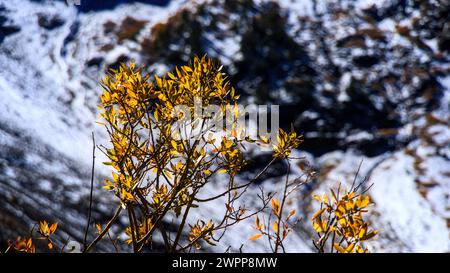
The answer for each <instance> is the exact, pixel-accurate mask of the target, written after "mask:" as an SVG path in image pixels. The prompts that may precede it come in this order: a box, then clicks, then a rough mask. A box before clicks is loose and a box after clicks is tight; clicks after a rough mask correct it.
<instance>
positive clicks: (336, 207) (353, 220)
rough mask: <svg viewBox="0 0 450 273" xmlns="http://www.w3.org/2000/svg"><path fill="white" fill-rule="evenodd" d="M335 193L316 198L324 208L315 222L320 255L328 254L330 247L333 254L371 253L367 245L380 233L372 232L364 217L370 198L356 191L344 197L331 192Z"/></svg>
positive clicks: (315, 215) (313, 221)
mask: <svg viewBox="0 0 450 273" xmlns="http://www.w3.org/2000/svg"><path fill="white" fill-rule="evenodd" d="M331 194H332V196H331V198H329V197H328V195H327V194H326V193H325V194H323V196H322V197H320V196H318V195H314V199H316V200H317V201H319V202H320V209H319V210H318V211H317V212H316V213H315V214H314V216H313V217H312V219H311V221H312V223H313V228H314V230H315V231H316V232H317V236H318V239H317V240H315V241H314V246H315V247H316V248H317V250H318V251H319V252H325V248H326V246H327V244H329V247H330V249H331V250H330V252H333V251H334V250H336V251H338V252H340V253H366V252H368V251H369V250H368V249H367V248H365V247H364V245H363V242H365V241H367V240H370V239H372V238H373V237H374V236H375V235H377V234H378V231H377V230H373V229H370V225H369V223H368V222H366V221H365V220H364V217H363V216H364V214H365V213H367V212H368V210H367V206H369V205H370V204H371V201H370V198H369V196H368V195H364V194H358V193H356V192H355V191H348V192H346V193H344V194H342V195H341V194H340V192H339V190H338V192H337V193H335V192H334V191H333V190H331ZM340 195H341V196H340ZM333 248H334V250H333Z"/></svg>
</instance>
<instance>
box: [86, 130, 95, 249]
mask: <svg viewBox="0 0 450 273" xmlns="http://www.w3.org/2000/svg"><path fill="white" fill-rule="evenodd" d="M94 173H95V136H94V132H92V170H91V192H90V194H89V211H88V218H87V222H86V229H85V231H84V240H83V246H84V248H86V241H87V235H88V232H89V226H90V224H91V213H92V196H93V192H94Z"/></svg>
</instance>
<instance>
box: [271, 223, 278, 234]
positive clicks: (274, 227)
mask: <svg viewBox="0 0 450 273" xmlns="http://www.w3.org/2000/svg"><path fill="white" fill-rule="evenodd" d="M278 226H279V225H278V221H275V222H273V225H272V229H273V231H275V232H278Z"/></svg>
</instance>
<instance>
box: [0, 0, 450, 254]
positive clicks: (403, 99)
mask: <svg viewBox="0 0 450 273" xmlns="http://www.w3.org/2000/svg"><path fill="white" fill-rule="evenodd" d="M72 2H76V1H72ZM449 14H450V1H448V0H436V1H432V0H426V1H419V0H417V1H416V0H391V1H388V0H378V1H376V0H356V1H354V0H353V1H352V0H328V1H327V0H280V1H268V0H197V1H186V0H184V1H183V0H172V1H169V0H140V1H131V0H130V1H126V0H105V1H100V0H80V5H73V4H67V3H66V2H65V1H57V0H53V1H51V0H47V1H45V0H42V1H39V0H0V242H1V245H2V246H4V245H5V243H6V240H7V239H13V238H15V237H16V236H18V235H23V234H26V233H27V232H28V231H29V230H30V228H31V227H32V223H33V222H35V221H36V220H41V219H47V220H51V221H58V222H59V223H60V230H61V232H60V235H59V236H60V237H59V240H65V239H67V237H70V238H72V239H73V240H78V241H82V238H83V233H84V225H85V221H86V215H87V210H88V205H89V199H88V195H89V183H90V168H91V160H92V158H91V157H92V141H91V132H92V131H94V132H95V135H96V138H97V143H103V144H107V140H106V138H105V134H104V132H103V130H102V128H101V126H99V125H96V124H95V122H96V121H97V116H98V111H97V107H96V106H97V104H98V97H99V95H100V93H101V87H100V85H99V81H100V79H101V78H102V77H103V76H104V75H105V72H106V71H108V69H109V68H117V67H118V66H119V65H120V63H122V62H128V61H130V60H135V61H136V62H137V63H138V64H140V65H143V66H145V67H146V70H147V72H149V73H156V74H159V75H163V74H164V73H165V72H167V71H170V70H171V69H173V68H174V67H175V66H176V65H180V64H185V63H186V62H187V61H189V60H190V58H191V57H192V56H194V55H203V54H207V55H208V56H209V57H211V58H214V59H216V60H218V61H220V62H221V63H222V64H223V65H224V70H225V72H226V73H228V74H229V75H230V80H231V83H232V85H233V86H235V87H236V89H237V91H238V93H240V94H242V101H243V102H247V103H258V104H269V105H270V104H278V105H280V112H281V124H282V126H284V127H289V126H290V124H291V123H293V125H294V126H295V128H296V129H297V130H299V132H301V133H303V134H304V137H305V141H304V143H303V144H302V146H301V147H300V150H299V151H297V152H296V154H298V156H302V157H305V158H307V159H308V163H305V161H298V162H297V163H296V169H295V170H294V172H296V173H298V174H300V173H301V172H302V171H305V170H314V171H315V172H317V176H316V177H315V178H314V180H313V181H311V182H310V183H309V184H308V185H307V186H306V187H304V188H302V190H301V191H300V192H299V193H298V196H297V198H294V199H293V200H292V202H291V204H290V206H293V207H296V208H297V209H298V213H299V215H300V216H301V217H302V220H301V221H300V223H299V224H298V225H297V226H296V227H295V233H294V234H293V235H292V236H290V237H289V239H288V242H287V251H290V252H310V251H314V249H313V246H312V244H311V236H313V234H314V233H313V231H312V229H311V227H310V226H311V225H310V220H309V219H310V218H311V215H312V213H313V211H314V206H312V205H311V204H312V201H311V194H312V193H315V192H317V193H323V192H324V191H326V190H327V189H328V188H329V187H337V185H338V183H339V182H342V183H343V184H344V185H346V184H348V183H351V181H352V180H353V178H354V176H355V173H356V171H357V169H358V166H359V165H360V163H361V162H362V165H361V170H360V172H359V174H358V179H365V178H367V180H368V185H370V184H371V183H373V187H372V188H371V190H370V192H369V194H370V196H371V197H372V199H373V201H374V202H375V206H374V207H373V208H372V211H373V212H372V213H371V216H370V217H371V219H370V221H371V222H372V225H373V226H374V227H375V228H377V229H379V230H380V235H379V236H377V239H375V240H374V242H373V243H371V244H370V246H369V247H370V249H371V250H372V251H384V252H448V251H449V250H450V240H449V239H450V238H449V235H450V233H449V231H450V197H449V196H450V109H449V108H450V54H449V53H450V17H449ZM98 154H99V153H98ZM97 156H98V158H97V166H96V172H97V177H96V178H97V179H96V184H95V194H94V197H95V198H94V202H95V203H94V207H95V208H94V211H93V213H94V214H93V217H94V220H95V221H96V223H105V222H106V221H107V220H108V219H109V218H110V217H111V215H112V213H113V210H114V206H115V205H114V203H113V202H112V200H113V199H114V198H113V196H112V195H110V194H108V193H105V192H104V190H102V189H101V186H102V182H101V180H102V177H104V176H108V175H109V171H108V170H107V169H106V168H104V167H103V166H100V165H101V163H100V162H101V156H100V155H97ZM247 156H248V158H249V160H250V164H249V165H248V166H247V167H246V169H245V171H244V172H243V173H242V175H241V178H242V179H246V178H248V177H251V176H252V175H253V174H254V173H256V172H257V170H258V169H260V168H262V167H263V166H264V163H266V162H267V161H269V160H270V156H271V155H270V153H263V152H258V151H253V152H249V154H248V155H247ZM285 172H286V166H283V165H282V164H281V163H280V164H278V166H277V167H276V168H274V169H273V170H272V171H271V172H270V173H269V174H268V175H266V176H265V177H264V178H263V179H261V181H258V183H259V184H261V185H264V186H265V187H268V188H271V189H272V188H273V189H274V190H276V189H277V187H278V184H279V183H278V182H281V181H283V179H282V177H283V176H284V175H285ZM216 183H217V184H218V186H219V187H220V181H217V182H216ZM255 192H256V191H255ZM255 202H256V198H255V200H246V203H248V204H250V205H252V204H254V203H255ZM197 213H198V215H205V217H212V218H213V217H214V207H213V206H211V207H210V208H203V209H200V210H199V211H198V212H197ZM125 222H126V221H125V220H123V223H124V224H125ZM116 232H117V233H118V234H119V235H120V229H117V230H116ZM233 232H234V233H233ZM233 232H232V231H230V235H229V236H226V237H224V239H223V241H222V243H221V244H220V245H219V246H217V247H215V248H211V249H206V250H207V251H218V252H221V251H224V250H225V249H227V247H229V246H230V247H231V248H230V249H231V251H239V248H240V247H241V245H242V244H244V246H243V248H242V250H243V251H247V252H250V251H256V252H263V251H270V249H269V248H268V246H266V245H264V242H262V241H261V242H259V241H257V242H249V241H248V240H247V239H246V238H248V237H249V236H250V235H252V234H253V233H254V231H253V230H252V228H251V226H250V224H248V225H243V226H239V228H237V229H235V230H234V231H233ZM236 233H238V236H236ZM231 234H234V235H231ZM99 250H101V251H111V250H113V248H112V246H111V245H108V244H107V243H104V244H102V245H101V246H100V249H99ZM124 251H126V249H124Z"/></svg>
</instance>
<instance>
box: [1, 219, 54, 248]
mask: <svg viewBox="0 0 450 273" xmlns="http://www.w3.org/2000/svg"><path fill="white" fill-rule="evenodd" d="M57 228H58V223H53V224H50V225H49V223H48V222H47V221H41V222H39V228H38V230H37V237H36V236H35V233H36V232H35V231H34V227H33V229H32V230H31V232H30V234H29V236H28V237H18V238H17V239H16V240H15V242H8V248H7V249H6V251H5V253H7V252H24V253H35V252H36V243H35V241H36V240H39V241H44V242H46V245H47V248H48V250H49V251H51V250H53V249H54V248H55V243H54V242H53V239H52V238H51V237H52V235H53V234H54V233H55V232H56V230H57Z"/></svg>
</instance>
